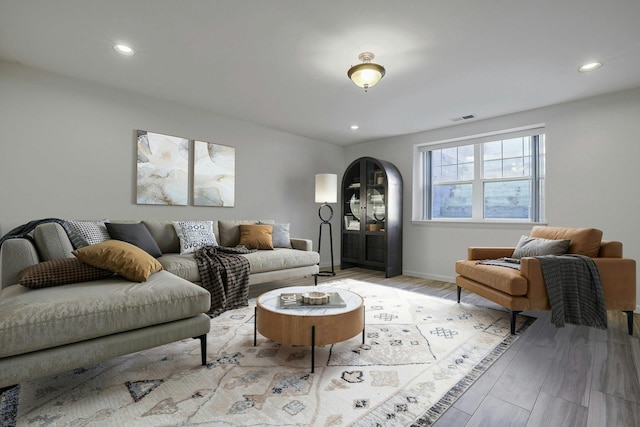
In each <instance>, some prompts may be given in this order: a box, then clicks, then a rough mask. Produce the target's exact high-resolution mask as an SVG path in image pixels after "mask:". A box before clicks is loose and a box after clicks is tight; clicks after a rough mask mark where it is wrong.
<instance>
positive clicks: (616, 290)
mask: <svg viewBox="0 0 640 427" xmlns="http://www.w3.org/2000/svg"><path fill="white" fill-rule="evenodd" d="M593 261H594V262H595V263H596V265H597V266H598V272H599V273H600V280H601V281H602V288H603V290H604V301H605V302H606V304H607V309H609V310H631V311H633V310H635V309H636V261H635V260H633V259H628V258H593Z"/></svg>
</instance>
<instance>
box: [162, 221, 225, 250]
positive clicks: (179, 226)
mask: <svg viewBox="0 0 640 427" xmlns="http://www.w3.org/2000/svg"><path fill="white" fill-rule="evenodd" d="M173 228H175V229H176V233H177V234H178V238H179V239H180V253H181V254H189V253H192V252H195V251H197V250H198V249H200V248H203V247H205V246H218V242H217V241H216V236H215V234H213V221H173Z"/></svg>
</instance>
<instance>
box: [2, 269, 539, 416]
mask: <svg viewBox="0 0 640 427" xmlns="http://www.w3.org/2000/svg"><path fill="white" fill-rule="evenodd" d="M329 285H331V286H335V287H337V288H342V289H349V290H352V291H354V292H356V293H358V294H360V295H362V296H363V297H364V299H365V307H366V327H365V344H364V345H363V344H362V335H358V336H356V337H354V338H353V339H351V340H349V341H345V342H342V343H338V344H335V345H332V346H324V347H318V348H316V355H315V362H316V368H315V373H311V372H310V363H311V360H310V359H311V355H310V351H311V349H310V348H309V347H297V346H296V347H293V346H288V345H280V344H278V343H275V342H272V341H270V340H267V339H266V338H264V337H261V336H260V335H258V342H257V344H258V345H257V346H255V347H254V346H253V329H254V324H253V314H254V309H253V306H254V303H255V302H254V301H251V303H250V307H247V308H242V309H238V310H233V311H229V312H226V313H224V314H223V315H221V316H220V317H217V318H215V319H212V321H211V332H210V333H209V337H208V338H209V349H208V360H209V364H208V365H207V366H200V364H199V361H200V355H199V341H198V340H191V339H189V340H184V341H180V342H177V343H173V344H169V345H165V346H162V347H157V348H154V349H151V350H147V351H143V352H140V353H135V354H132V355H128V356H124V357H120V358H117V359H113V360H109V361H106V362H103V363H100V364H97V365H94V366H89V367H86V368H84V369H78V370H75V371H72V372H67V373H64V374H60V375H56V376H52V377H47V378H42V379H39V380H35V381H31V382H29V383H25V384H21V385H20V387H19V388H16V389H13V390H10V391H7V392H5V393H4V395H3V397H2V400H1V401H0V421H2V422H5V423H7V424H9V423H12V420H14V421H15V424H16V425H18V426H49V425H56V426H85V425H91V426H107V425H108V426H125V425H126V426H178V425H180V426H294V425H295V426H347V425H357V426H375V425H381V426H385V425H390V426H391V425H393V426H409V425H418V426H428V425H431V424H433V422H434V421H435V420H436V419H437V418H438V417H439V416H440V415H441V414H442V413H443V412H444V411H446V410H447V408H448V407H449V406H450V405H451V404H452V403H453V402H454V401H455V400H456V399H457V398H458V397H459V396H460V395H461V394H462V393H463V392H464V391H465V390H466V389H467V388H468V387H469V386H470V385H471V384H472V383H473V382H474V381H475V380H476V379H477V378H478V377H479V376H480V375H482V373H483V372H484V371H485V370H486V369H487V368H488V367H489V366H490V365H491V364H492V363H493V362H494V361H495V360H496V359H497V358H498V357H499V356H500V355H501V354H502V353H503V352H504V351H505V350H506V349H507V348H508V347H509V346H510V345H511V344H512V343H513V342H514V341H515V339H517V336H512V335H510V334H509V316H508V314H507V313H506V312H502V311H497V310H491V309H487V308H481V307H476V306H472V305H468V304H457V303H455V302H453V301H448V300H443V299H438V298H433V297H428V296H424V295H420V294H416V293H411V292H407V291H403V290H398V289H393V288H389V287H385V286H380V285H375V284H371V283H365V282H360V281H355V280H351V279H346V280H338V281H334V282H331V283H330V284H329ZM518 318H519V320H520V322H519V324H518V329H520V330H521V331H522V330H524V329H525V328H526V327H527V326H528V325H529V324H530V323H531V322H532V321H533V319H531V318H527V317H525V316H518Z"/></svg>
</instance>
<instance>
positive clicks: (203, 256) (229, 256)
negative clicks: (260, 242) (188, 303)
mask: <svg viewBox="0 0 640 427" xmlns="http://www.w3.org/2000/svg"><path fill="white" fill-rule="evenodd" d="M255 251H256V250H255V249H247V248H246V247H244V246H237V247H235V248H229V247H223V246H205V247H203V248H201V249H198V250H197V251H196V252H195V253H194V257H195V259H196V262H197V263H198V272H199V273H200V280H201V281H202V287H203V288H205V289H206V290H208V291H209V293H211V309H210V310H209V313H208V314H209V315H210V316H211V317H216V316H219V315H220V314H222V313H223V312H225V311H226V310H232V309H234V308H238V307H246V306H247V305H249V261H248V260H247V259H246V258H245V257H243V256H240V255H239V254H248V253H251V252H255Z"/></svg>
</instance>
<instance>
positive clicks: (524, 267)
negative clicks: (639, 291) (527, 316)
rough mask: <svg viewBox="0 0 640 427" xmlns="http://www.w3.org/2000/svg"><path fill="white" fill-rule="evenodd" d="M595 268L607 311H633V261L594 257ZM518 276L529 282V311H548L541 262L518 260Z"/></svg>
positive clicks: (634, 294)
mask: <svg viewBox="0 0 640 427" xmlns="http://www.w3.org/2000/svg"><path fill="white" fill-rule="evenodd" d="M593 261H594V262H595V263H596V265H597V266H598V272H599V273H600V280H601V281H602V288H603V290H604V300H605V303H606V306H607V309H609V310H635V304H636V262H635V260H633V259H626V258H622V259H621V258H593ZM520 273H521V274H522V276H524V277H526V279H527V282H528V285H529V286H528V288H527V298H528V299H529V309H530V310H548V309H549V308H550V306H549V299H548V297H547V288H546V286H545V284H544V276H543V275H542V266H541V265H540V261H538V260H537V259H536V258H532V257H524V258H522V259H521V260H520Z"/></svg>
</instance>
